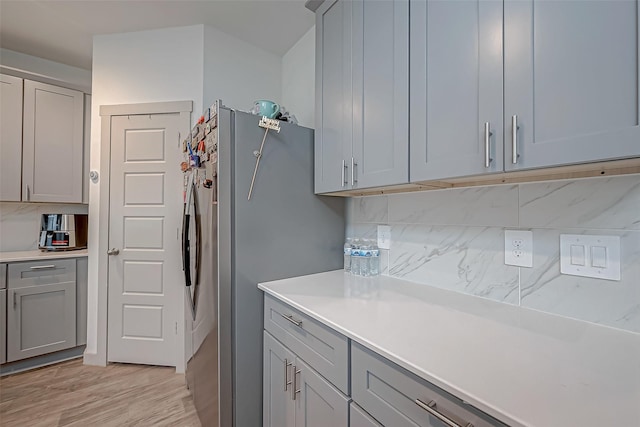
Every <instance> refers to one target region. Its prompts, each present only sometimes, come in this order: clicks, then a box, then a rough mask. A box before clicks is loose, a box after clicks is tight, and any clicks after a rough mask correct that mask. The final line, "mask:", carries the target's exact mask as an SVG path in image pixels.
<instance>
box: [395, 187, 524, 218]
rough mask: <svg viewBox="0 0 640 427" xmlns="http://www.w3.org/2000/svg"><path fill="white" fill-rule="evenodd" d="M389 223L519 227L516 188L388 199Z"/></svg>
mask: <svg viewBox="0 0 640 427" xmlns="http://www.w3.org/2000/svg"><path fill="white" fill-rule="evenodd" d="M389 222H391V223H404V224H430V225H477V226H502V227H514V226H517V225H518V187H517V186H516V185H499V186H494V187H473V188H461V189H452V190H434V191H425V192H420V193H408V194H394V195H391V196H389Z"/></svg>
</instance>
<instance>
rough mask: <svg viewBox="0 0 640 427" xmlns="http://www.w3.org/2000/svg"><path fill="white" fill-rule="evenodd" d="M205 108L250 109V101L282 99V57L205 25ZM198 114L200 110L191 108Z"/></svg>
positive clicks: (251, 104)
mask: <svg viewBox="0 0 640 427" xmlns="http://www.w3.org/2000/svg"><path fill="white" fill-rule="evenodd" d="M204 46H205V50H204V102H205V105H204V107H205V108H206V107H208V106H210V105H211V104H213V103H214V101H215V100H216V99H222V102H223V103H224V105H226V106H228V107H232V108H237V109H239V110H243V111H249V110H250V109H251V107H252V106H253V101H255V100H257V99H269V100H272V101H275V102H278V103H279V102H281V100H280V99H281V92H282V91H281V87H280V84H281V83H280V81H281V74H282V64H281V58H280V57H279V56H277V55H274V54H272V53H269V52H266V51H264V50H262V49H259V48H257V47H255V46H253V45H250V44H248V43H246V42H244V41H242V40H239V39H236V38H234V37H232V36H229V35H227V34H225V33H223V32H221V31H219V30H217V29H215V28H213V27H210V26H205V27H204ZM194 112H195V114H197V115H200V113H201V110H194Z"/></svg>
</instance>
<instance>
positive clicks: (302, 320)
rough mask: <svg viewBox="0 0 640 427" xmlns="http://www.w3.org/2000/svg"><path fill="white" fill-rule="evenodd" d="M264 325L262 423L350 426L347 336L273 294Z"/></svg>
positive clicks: (270, 426)
mask: <svg viewBox="0 0 640 427" xmlns="http://www.w3.org/2000/svg"><path fill="white" fill-rule="evenodd" d="M264 328H265V331H264V352H263V356H264V360H263V376H264V378H263V425H264V426H265V427H287V426H298V427H300V426H304V427H324V426H328V425H330V426H334V427H340V426H344V427H346V426H347V425H348V423H349V402H350V399H349V398H348V397H347V395H348V393H349V391H348V389H349V342H348V339H347V338H346V337H344V336H342V335H340V334H339V333H337V332H335V331H333V330H331V329H329V328H328V327H326V326H324V325H322V324H321V323H319V322H317V321H315V320H313V319H311V318H310V317H309V316H306V315H304V314H303V313H300V312H299V311H297V310H295V309H293V308H291V307H289V306H287V305H286V304H283V303H281V302H280V301H277V300H275V299H274V298H272V297H271V296H269V295H266V296H265V307H264Z"/></svg>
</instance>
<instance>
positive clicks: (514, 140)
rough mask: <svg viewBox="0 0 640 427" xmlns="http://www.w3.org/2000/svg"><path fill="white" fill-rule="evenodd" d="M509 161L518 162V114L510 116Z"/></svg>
mask: <svg viewBox="0 0 640 427" xmlns="http://www.w3.org/2000/svg"><path fill="white" fill-rule="evenodd" d="M511 151H512V153H511V163H513V164H514V165H515V164H516V163H518V116H517V115H514V116H511Z"/></svg>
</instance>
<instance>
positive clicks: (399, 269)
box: [388, 225, 518, 304]
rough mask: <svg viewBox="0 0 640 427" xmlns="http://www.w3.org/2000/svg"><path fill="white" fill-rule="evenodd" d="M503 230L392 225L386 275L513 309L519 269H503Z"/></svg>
mask: <svg viewBox="0 0 640 427" xmlns="http://www.w3.org/2000/svg"><path fill="white" fill-rule="evenodd" d="M502 234H503V229H502V228H497V227H441V226H420V225H394V226H392V228H391V235H392V236H394V237H393V238H394V240H393V242H392V246H391V250H390V254H389V273H388V274H389V275H390V276H394V277H398V278H403V279H406V280H411V281H414V282H418V283H425V284H429V285H431V286H435V287H439V288H444V289H451V290H456V291H459V292H464V293H467V294H472V295H476V296H482V297H485V298H489V299H493V300H497V301H502V302H507V303H511V304H517V303H518V269H517V268H515V267H511V266H506V265H504V258H503V253H502V250H501V248H502V246H503V245H504V240H503V237H502Z"/></svg>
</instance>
